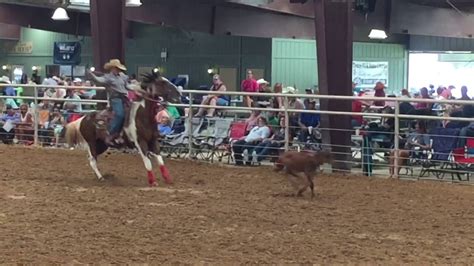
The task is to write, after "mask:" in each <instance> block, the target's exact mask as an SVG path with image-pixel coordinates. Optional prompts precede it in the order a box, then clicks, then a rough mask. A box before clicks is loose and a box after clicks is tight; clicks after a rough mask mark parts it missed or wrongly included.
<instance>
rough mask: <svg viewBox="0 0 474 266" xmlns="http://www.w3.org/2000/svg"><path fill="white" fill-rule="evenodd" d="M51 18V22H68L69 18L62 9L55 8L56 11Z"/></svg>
mask: <svg viewBox="0 0 474 266" xmlns="http://www.w3.org/2000/svg"><path fill="white" fill-rule="evenodd" d="M51 18H52V19H53V20H59V21H67V20H69V16H68V14H67V11H66V9H64V8H63V7H58V8H56V10H55V11H54V14H53V16H52V17H51Z"/></svg>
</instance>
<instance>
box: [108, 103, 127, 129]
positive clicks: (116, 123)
mask: <svg viewBox="0 0 474 266" xmlns="http://www.w3.org/2000/svg"><path fill="white" fill-rule="evenodd" d="M110 105H111V106H112V111H114V118H113V119H112V121H111V122H110V126H109V134H117V133H120V130H121V129H122V126H123V122H124V120H125V109H124V107H123V100H122V99H120V98H113V99H110Z"/></svg>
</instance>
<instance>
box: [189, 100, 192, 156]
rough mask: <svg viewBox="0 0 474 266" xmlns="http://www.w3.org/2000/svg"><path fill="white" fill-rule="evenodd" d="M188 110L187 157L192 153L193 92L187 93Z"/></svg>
mask: <svg viewBox="0 0 474 266" xmlns="http://www.w3.org/2000/svg"><path fill="white" fill-rule="evenodd" d="M188 108H189V110H188V129H189V131H188V158H191V156H192V155H193V94H192V93H191V92H190V93H189V107H188Z"/></svg>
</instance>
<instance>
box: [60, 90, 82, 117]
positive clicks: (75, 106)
mask: <svg viewBox="0 0 474 266" xmlns="http://www.w3.org/2000/svg"><path fill="white" fill-rule="evenodd" d="M65 99H69V100H77V101H71V102H69V101H68V102H65V103H64V109H65V110H66V111H68V112H74V113H81V112H82V104H81V97H79V96H78V95H77V93H76V92H75V91H74V90H73V89H68V90H67V96H66V97H65Z"/></svg>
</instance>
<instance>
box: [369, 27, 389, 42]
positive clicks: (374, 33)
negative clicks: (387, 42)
mask: <svg viewBox="0 0 474 266" xmlns="http://www.w3.org/2000/svg"><path fill="white" fill-rule="evenodd" d="M369 38H370V39H376V40H384V39H387V33H385V31H384V30H376V29H373V30H371V31H370V34H369Z"/></svg>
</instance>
